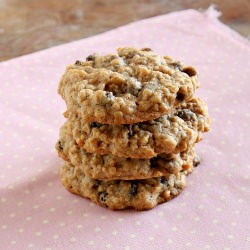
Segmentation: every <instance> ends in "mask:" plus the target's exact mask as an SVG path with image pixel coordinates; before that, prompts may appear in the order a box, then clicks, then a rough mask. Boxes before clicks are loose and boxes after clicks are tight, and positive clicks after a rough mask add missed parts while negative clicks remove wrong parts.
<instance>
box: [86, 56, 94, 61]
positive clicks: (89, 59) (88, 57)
mask: <svg viewBox="0 0 250 250" xmlns="http://www.w3.org/2000/svg"><path fill="white" fill-rule="evenodd" d="M94 59H95V56H94V55H89V56H87V58H86V61H94Z"/></svg>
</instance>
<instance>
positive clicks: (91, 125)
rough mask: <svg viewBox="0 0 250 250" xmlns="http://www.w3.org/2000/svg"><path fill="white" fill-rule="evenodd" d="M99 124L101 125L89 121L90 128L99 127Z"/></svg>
mask: <svg viewBox="0 0 250 250" xmlns="http://www.w3.org/2000/svg"><path fill="white" fill-rule="evenodd" d="M101 126H102V124H100V123H98V122H91V123H90V127H91V128H100V127H101Z"/></svg>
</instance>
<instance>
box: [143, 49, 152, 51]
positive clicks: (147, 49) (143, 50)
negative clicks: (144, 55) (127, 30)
mask: <svg viewBox="0 0 250 250" xmlns="http://www.w3.org/2000/svg"><path fill="white" fill-rule="evenodd" d="M141 50H142V51H152V49H150V48H142V49H141Z"/></svg>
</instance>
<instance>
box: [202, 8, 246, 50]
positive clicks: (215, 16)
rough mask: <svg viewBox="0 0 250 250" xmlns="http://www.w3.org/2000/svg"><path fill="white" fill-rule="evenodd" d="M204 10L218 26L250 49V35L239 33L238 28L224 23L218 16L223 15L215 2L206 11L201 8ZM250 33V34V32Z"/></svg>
mask: <svg viewBox="0 0 250 250" xmlns="http://www.w3.org/2000/svg"><path fill="white" fill-rule="evenodd" d="M201 12H203V15H204V16H205V17H207V18H209V19H210V20H211V21H212V22H213V24H214V25H215V26H217V27H218V28H219V29H221V30H223V31H224V32H225V33H226V34H228V35H229V36H232V37H233V38H234V40H237V41H238V42H242V43H243V44H244V45H246V46H247V47H248V48H249V49H250V39H249V37H248V38H247V37H244V36H242V35H241V34H240V33H238V32H237V31H236V30H234V29H232V28H231V27H229V26H228V25H226V24H224V23H222V22H221V21H220V20H219V19H218V18H219V17H220V16H222V15H223V13H222V12H221V11H219V10H218V9H217V7H216V5H215V4H211V5H210V6H209V7H208V8H207V9H206V10H205V11H204V10H201ZM249 35H250V34H249Z"/></svg>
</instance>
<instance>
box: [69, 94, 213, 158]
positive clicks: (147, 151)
mask: <svg viewBox="0 0 250 250" xmlns="http://www.w3.org/2000/svg"><path fill="white" fill-rule="evenodd" d="M67 123H68V127H69V129H70V131H72V133H73V137H74V139H75V140H76V142H77V144H78V145H79V146H80V147H83V148H84V149H85V150H86V151H87V152H88V153H96V154H102V155H104V154H113V155H117V156H120V157H130V158H144V159H150V158H152V157H155V156H157V155H158V154H161V153H165V154H169V153H179V152H183V151H185V150H187V148H189V147H191V146H192V145H193V144H194V143H195V142H198V141H199V140H201V138H202V134H201V133H202V132H206V131H207V130H208V129H209V124H210V121H209V118H208V113H207V106H206V105H205V103H204V102H202V101H201V100H200V99H197V98H194V99H191V100H190V101H189V102H188V103H186V102H183V103H182V104H180V105H179V107H178V108H176V109H175V110H173V113H172V114H169V115H165V116H162V117H160V118H157V119H155V120H151V121H147V122H142V123H136V124H126V125H109V124H100V123H97V122H91V123H86V122H84V121H83V120H82V119H80V118H79V117H78V116H74V115H72V116H71V117H70V118H69V119H68V122H67Z"/></svg>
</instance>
